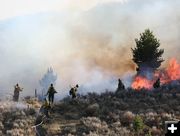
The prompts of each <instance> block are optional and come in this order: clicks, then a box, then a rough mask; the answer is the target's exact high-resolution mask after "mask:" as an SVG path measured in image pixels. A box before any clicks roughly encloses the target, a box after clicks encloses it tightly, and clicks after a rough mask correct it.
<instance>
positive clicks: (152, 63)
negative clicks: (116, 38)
mask: <svg viewBox="0 0 180 136" xmlns="http://www.w3.org/2000/svg"><path fill="white" fill-rule="evenodd" d="M135 42H136V47H135V48H131V49H132V53H133V61H134V62H135V63H136V64H137V66H138V69H137V70H140V71H141V70H142V69H143V68H144V67H146V68H151V69H152V70H155V69H157V68H159V67H160V65H161V63H162V62H163V61H164V60H163V59H162V57H161V56H162V54H163V53H164V50H163V49H158V48H159V46H160V41H159V40H158V39H157V38H156V37H155V36H154V34H153V32H152V31H150V30H149V29H146V30H145V31H144V33H141V34H140V38H139V39H135Z"/></svg>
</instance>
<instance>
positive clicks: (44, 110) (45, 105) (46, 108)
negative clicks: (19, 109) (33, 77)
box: [40, 98, 51, 118]
mask: <svg viewBox="0 0 180 136" xmlns="http://www.w3.org/2000/svg"><path fill="white" fill-rule="evenodd" d="M50 108H51V107H50V105H49V103H48V101H47V100H46V98H45V99H44V102H43V104H42V106H41V108H40V113H42V114H43V115H45V116H46V117H47V118H50V116H49V110H50Z"/></svg>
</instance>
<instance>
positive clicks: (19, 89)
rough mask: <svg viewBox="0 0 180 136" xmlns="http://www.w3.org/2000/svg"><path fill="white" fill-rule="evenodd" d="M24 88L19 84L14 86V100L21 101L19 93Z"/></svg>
mask: <svg viewBox="0 0 180 136" xmlns="http://www.w3.org/2000/svg"><path fill="white" fill-rule="evenodd" d="M22 90H23V88H20V87H19V85H18V84H16V85H15V86H14V95H13V101H15V102H18V101H19V93H20V92H21V91H22Z"/></svg>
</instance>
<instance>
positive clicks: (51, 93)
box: [46, 84, 57, 105]
mask: <svg viewBox="0 0 180 136" xmlns="http://www.w3.org/2000/svg"><path fill="white" fill-rule="evenodd" d="M55 93H57V92H56V90H55V89H54V86H53V84H51V86H50V87H49V89H48V92H47V94H46V96H47V95H48V100H49V105H51V104H53V103H54V94H55Z"/></svg>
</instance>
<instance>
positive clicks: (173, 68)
mask: <svg viewBox="0 0 180 136" xmlns="http://www.w3.org/2000/svg"><path fill="white" fill-rule="evenodd" d="M166 72H167V74H168V76H169V78H170V80H178V79H180V64H178V62H177V60H176V59H174V58H173V59H171V60H170V61H169V66H168V67H167V69H166Z"/></svg>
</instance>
